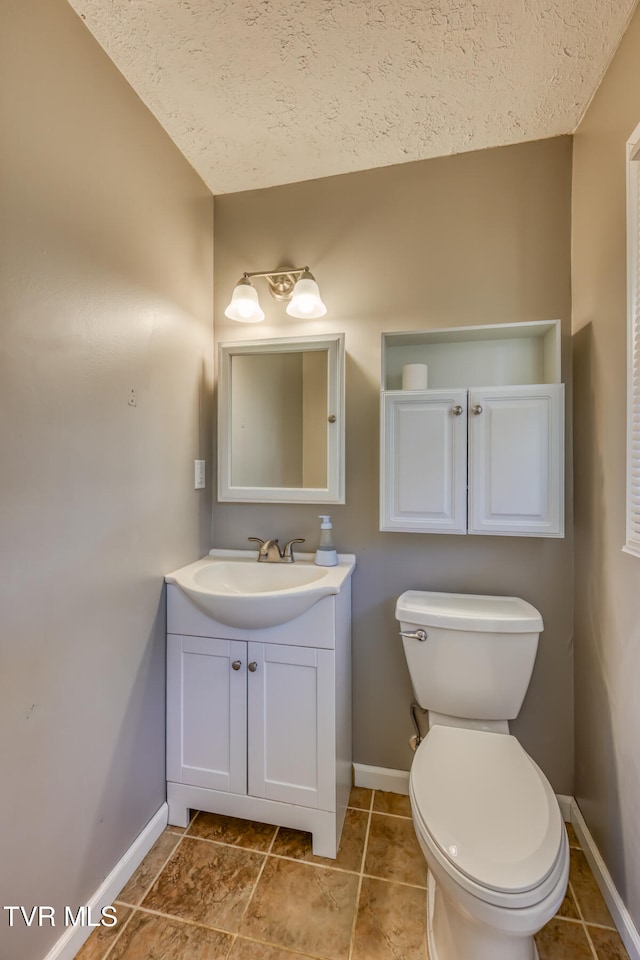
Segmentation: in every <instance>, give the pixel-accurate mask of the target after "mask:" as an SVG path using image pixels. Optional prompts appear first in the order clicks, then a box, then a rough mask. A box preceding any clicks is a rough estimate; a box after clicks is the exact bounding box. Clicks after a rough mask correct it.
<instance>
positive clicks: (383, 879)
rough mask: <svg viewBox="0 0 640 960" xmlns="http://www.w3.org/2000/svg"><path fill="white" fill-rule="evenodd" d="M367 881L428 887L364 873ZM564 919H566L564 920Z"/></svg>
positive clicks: (419, 887)
mask: <svg viewBox="0 0 640 960" xmlns="http://www.w3.org/2000/svg"><path fill="white" fill-rule="evenodd" d="M362 876H363V877H366V878H367V880H380V881H381V882H382V883H397V884H398V886H399V887H411V889H412V890H426V889H427V888H426V885H425V884H422V883H409V882H408V881H407V880H393V879H391V878H390V877H377V876H376V875H375V873H363V874H362ZM563 919H564V918H563Z"/></svg>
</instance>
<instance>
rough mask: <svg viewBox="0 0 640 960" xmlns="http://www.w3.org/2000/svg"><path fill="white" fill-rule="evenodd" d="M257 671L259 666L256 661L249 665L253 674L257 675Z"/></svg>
mask: <svg viewBox="0 0 640 960" xmlns="http://www.w3.org/2000/svg"><path fill="white" fill-rule="evenodd" d="M257 669H258V664H257V663H256V661H255V660H252V661H251V663H250V664H249V670H251V673H255V672H256V670H257Z"/></svg>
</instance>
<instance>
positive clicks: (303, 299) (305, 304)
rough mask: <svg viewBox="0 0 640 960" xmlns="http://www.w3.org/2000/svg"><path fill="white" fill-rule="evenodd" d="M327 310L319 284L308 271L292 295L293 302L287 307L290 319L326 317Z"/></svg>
mask: <svg viewBox="0 0 640 960" xmlns="http://www.w3.org/2000/svg"><path fill="white" fill-rule="evenodd" d="M326 312H327V308H326V307H325V305H324V303H323V302H322V300H321V299H320V290H319V289H318V284H317V283H316V281H315V280H314V279H313V276H312V275H311V274H310V273H309V271H308V270H305V272H304V273H303V274H302V276H301V277H300V279H299V280H298V282H297V283H296V285H295V287H294V288H293V293H292V295H291V302H290V303H289V304H288V306H287V313H288V314H289V316H290V317H298V318H299V319H300V320H307V319H314V318H315V317H324V315H325V313H326Z"/></svg>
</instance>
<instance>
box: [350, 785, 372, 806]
mask: <svg viewBox="0 0 640 960" xmlns="http://www.w3.org/2000/svg"><path fill="white" fill-rule="evenodd" d="M372 796H373V790H369V789H368V788H367V787H351V793H350V794H349V806H350V807H357V808H358V810H370V809H371V797H372Z"/></svg>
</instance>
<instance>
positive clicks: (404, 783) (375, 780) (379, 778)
mask: <svg viewBox="0 0 640 960" xmlns="http://www.w3.org/2000/svg"><path fill="white" fill-rule="evenodd" d="M353 782H354V785H355V786H356V787H368V788H369V789H370V790H386V791H388V792H390V793H403V794H404V795H405V796H407V797H408V796H409V771H408V770H389V769H388V767H370V766H368V765H367V764H366V763H354V765H353Z"/></svg>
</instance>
